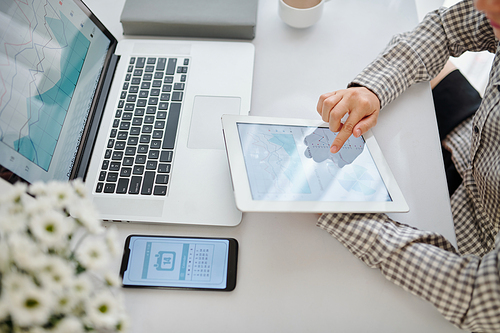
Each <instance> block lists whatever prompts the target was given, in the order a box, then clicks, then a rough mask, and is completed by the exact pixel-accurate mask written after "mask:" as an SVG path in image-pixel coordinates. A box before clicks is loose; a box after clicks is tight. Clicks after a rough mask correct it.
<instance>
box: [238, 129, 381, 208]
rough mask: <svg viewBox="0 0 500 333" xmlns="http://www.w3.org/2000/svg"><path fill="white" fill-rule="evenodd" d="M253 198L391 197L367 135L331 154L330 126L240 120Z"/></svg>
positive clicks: (331, 199)
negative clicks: (368, 144)
mask: <svg viewBox="0 0 500 333" xmlns="http://www.w3.org/2000/svg"><path fill="white" fill-rule="evenodd" d="M237 127H238V133H239V137H240V141H241V147H242V151H243V157H244V161H245V166H246V170H247V175H248V181H249V184H250V189H251V193H252V197H253V200H270V201H386V202H387V201H391V197H390V195H389V192H388V190H387V188H386V186H385V184H384V182H383V180H382V178H381V176H380V173H379V171H378V169H377V167H376V165H375V163H374V161H373V159H372V156H371V154H370V152H369V150H368V148H367V147H366V145H365V141H364V139H363V138H362V137H360V138H355V137H354V136H351V137H350V138H349V139H348V140H347V142H346V143H345V144H344V146H343V147H342V149H341V150H340V151H339V152H338V153H336V154H332V153H331V152H330V146H331V144H332V142H333V140H334V139H335V136H336V133H333V132H331V131H330V130H329V129H328V128H326V127H315V126H291V125H276V124H251V123H238V125H237Z"/></svg>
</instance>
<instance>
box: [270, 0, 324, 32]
mask: <svg viewBox="0 0 500 333" xmlns="http://www.w3.org/2000/svg"><path fill="white" fill-rule="evenodd" d="M326 1H328V0H279V8H278V13H279V15H280V17H281V19H282V20H283V21H284V22H285V23H286V24H288V25H289V26H291V27H294V28H307V27H310V26H312V25H313V24H315V23H316V22H318V21H319V19H320V18H321V14H322V13H323V5H324V3H325V2H326Z"/></svg>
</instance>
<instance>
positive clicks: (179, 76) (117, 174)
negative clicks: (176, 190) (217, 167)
mask: <svg viewBox="0 0 500 333" xmlns="http://www.w3.org/2000/svg"><path fill="white" fill-rule="evenodd" d="M178 63H181V65H179V66H178V65H177V64H178ZM188 66H189V59H177V58H154V57H149V58H146V57H138V58H134V57H133V58H131V59H130V64H129V67H128V72H127V74H126V77H125V80H124V82H123V86H122V92H121V94H120V101H119V102H118V108H117V110H116V113H115V118H114V121H113V125H112V126H113V128H112V129H111V132H110V136H109V139H108V145H107V149H106V151H105V154H104V159H103V162H102V166H101V171H100V174H99V179H98V183H97V185H96V192H98V193H119V194H126V193H127V194H142V195H158V196H165V195H166V194H167V186H168V184H169V181H170V174H171V170H172V159H173V149H174V146H175V138H176V134H177V127H178V123H179V118H180V111H181V103H182V100H183V94H184V88H185V84H186V79H187V69H188Z"/></svg>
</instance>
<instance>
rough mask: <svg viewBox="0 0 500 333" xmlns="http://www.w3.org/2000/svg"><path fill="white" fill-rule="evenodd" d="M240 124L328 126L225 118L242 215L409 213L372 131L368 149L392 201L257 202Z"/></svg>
mask: <svg viewBox="0 0 500 333" xmlns="http://www.w3.org/2000/svg"><path fill="white" fill-rule="evenodd" d="M238 123H247V124H267V125H286V126H302V127H311V126H312V127H328V124H326V123H325V122H323V121H317V120H310V119H292V118H275V117H256V116H244V115H243V116H239V115H223V116H222V130H223V135H224V141H225V145H226V153H227V157H228V162H229V169H230V172H231V180H232V183H233V190H234V195H235V200H236V206H237V208H238V209H239V210H240V211H242V212H289V213H290V212H295V213H376V212H384V213H389V212H408V211H409V207H408V204H407V203H406V200H405V198H404V197H403V193H402V192H401V190H400V188H399V186H398V184H397V182H396V179H395V178H394V175H393V174H392V172H391V170H390V168H389V165H388V164H387V162H386V160H385V158H384V156H383V154H382V151H381V149H380V147H379V145H378V143H377V140H376V139H375V137H374V136H373V133H372V131H368V132H367V133H365V134H363V138H364V140H365V143H366V147H368V150H369V152H370V154H371V156H372V158H373V161H374V162H375V165H376V167H377V169H378V171H379V173H380V176H381V178H382V180H383V182H384V184H385V186H386V188H387V191H388V192H389V195H390V197H391V199H392V201H387V202H367V201H363V202H360V201H355V202H354V201H336V202H332V201H268V200H254V199H253V198H252V193H251V190H250V183H249V180H248V175H247V170H246V164H245V159H244V156H243V151H242V145H241V140H240V136H239V133H238Z"/></svg>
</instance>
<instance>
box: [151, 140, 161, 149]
mask: <svg viewBox="0 0 500 333" xmlns="http://www.w3.org/2000/svg"><path fill="white" fill-rule="evenodd" d="M149 147H150V148H151V149H160V148H161V140H151V144H150V145H149Z"/></svg>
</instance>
